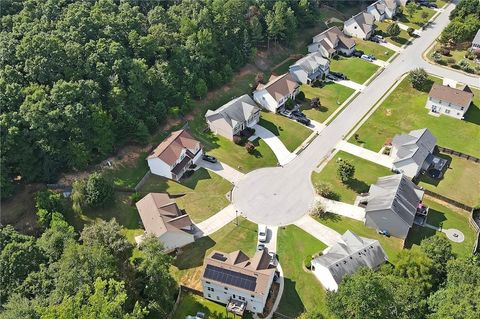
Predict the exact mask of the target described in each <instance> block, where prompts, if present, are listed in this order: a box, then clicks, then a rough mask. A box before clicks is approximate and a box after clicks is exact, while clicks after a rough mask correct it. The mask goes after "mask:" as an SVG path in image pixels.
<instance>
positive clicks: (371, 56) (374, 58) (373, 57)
mask: <svg viewBox="0 0 480 319" xmlns="http://www.w3.org/2000/svg"><path fill="white" fill-rule="evenodd" d="M365 55H366V56H368V57H370V59H372V60H376V59H377V58H376V57H375V56H374V55H371V54H365Z"/></svg>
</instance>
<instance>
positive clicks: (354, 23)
mask: <svg viewBox="0 0 480 319" xmlns="http://www.w3.org/2000/svg"><path fill="white" fill-rule="evenodd" d="M374 31H375V17H374V16H373V15H372V14H370V13H368V12H363V11H362V12H360V13H359V14H357V15H354V16H353V17H351V18H350V19H348V20H347V21H345V22H344V23H343V33H345V34H346V35H349V36H351V37H355V38H359V39H364V40H368V39H370V37H371V36H372V35H373V33H374Z"/></svg>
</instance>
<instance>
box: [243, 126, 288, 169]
mask: <svg viewBox="0 0 480 319" xmlns="http://www.w3.org/2000/svg"><path fill="white" fill-rule="evenodd" d="M253 128H254V129H255V135H257V136H258V137H260V138H261V139H262V140H264V141H265V143H267V145H268V146H269V147H270V148H271V149H272V151H273V153H274V154H275V156H276V157H277V160H278V163H279V164H280V165H282V166H283V165H285V164H287V163H289V162H290V161H291V160H293V159H294V158H295V154H293V153H290V152H289V150H288V149H287V148H286V147H285V145H283V143H282V141H280V139H279V138H278V137H277V136H276V135H275V134H273V133H272V132H270V131H269V130H267V129H266V128H264V127H263V126H261V125H258V124H257V125H255V126H254V127H253Z"/></svg>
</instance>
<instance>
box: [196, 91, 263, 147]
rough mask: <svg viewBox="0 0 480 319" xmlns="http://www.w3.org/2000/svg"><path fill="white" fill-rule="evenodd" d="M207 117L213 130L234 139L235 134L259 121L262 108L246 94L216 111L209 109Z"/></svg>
mask: <svg viewBox="0 0 480 319" xmlns="http://www.w3.org/2000/svg"><path fill="white" fill-rule="evenodd" d="M205 118H206V120H207V124H208V126H209V127H210V130H211V131H212V132H214V133H215V134H219V135H221V136H223V137H226V138H228V139H229V140H233V136H234V135H237V134H239V133H240V132H241V131H242V130H244V129H245V128H247V127H253V126H255V125H256V124H257V123H258V121H259V119H260V108H259V107H258V106H257V104H255V102H254V101H253V100H252V98H251V97H250V96H248V95H247V94H245V95H242V96H240V97H238V98H236V99H233V100H231V101H230V102H228V103H227V104H225V105H223V106H221V107H220V108H218V109H216V110H215V111H212V110H208V111H207V113H206V114H205Z"/></svg>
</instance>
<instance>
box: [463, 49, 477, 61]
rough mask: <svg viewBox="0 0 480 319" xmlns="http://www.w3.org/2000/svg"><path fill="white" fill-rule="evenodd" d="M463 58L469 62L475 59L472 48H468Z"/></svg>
mask: <svg viewBox="0 0 480 319" xmlns="http://www.w3.org/2000/svg"><path fill="white" fill-rule="evenodd" d="M465 58H467V59H469V60H473V59H475V51H474V50H473V49H472V48H469V49H468V50H467V52H465Z"/></svg>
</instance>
